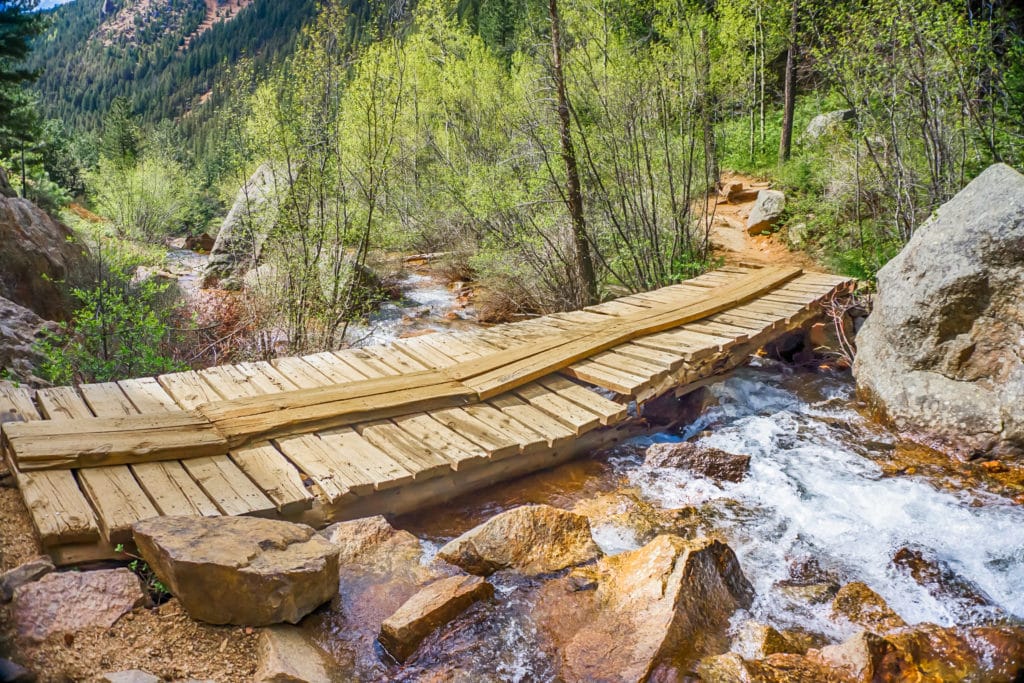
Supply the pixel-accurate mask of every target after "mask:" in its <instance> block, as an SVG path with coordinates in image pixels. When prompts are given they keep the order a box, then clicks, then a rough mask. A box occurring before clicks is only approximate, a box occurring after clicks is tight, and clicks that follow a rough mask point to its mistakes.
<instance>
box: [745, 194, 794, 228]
mask: <svg viewBox="0 0 1024 683" xmlns="http://www.w3.org/2000/svg"><path fill="white" fill-rule="evenodd" d="M785 209H786V195H785V194H784V193H782V192H780V191H779V190H761V191H760V192H758V193H757V199H756V200H755V201H754V206H753V207H751V209H750V215H749V216H748V217H747V233H749V234H751V235H759V234H761V233H762V232H764V231H765V230H767V229H768V228H770V227H772V226H773V225H774V224H775V222H776V221H778V220H779V218H780V217H781V216H782V212H783V211H785Z"/></svg>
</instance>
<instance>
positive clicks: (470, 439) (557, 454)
mask: <svg viewBox="0 0 1024 683" xmlns="http://www.w3.org/2000/svg"><path fill="white" fill-rule="evenodd" d="M752 272H755V271H753V270H752V269H745V268H722V269H719V270H717V271H714V272H710V273H707V274H705V275H702V276H700V277H698V278H695V279H693V280H689V281H687V282H685V283H683V284H679V285H675V286H672V287H666V288H664V289H660V290H657V291H654V292H649V293H646V294H637V295H633V296H627V297H623V298H620V299H617V300H614V301H610V302H607V303H603V304H600V305H597V306H591V307H588V308H586V309H584V310H582V311H574V312H571V313H558V314H552V315H547V316H544V317H541V318H537V319H534V320H530V321H526V322H519V323H512V324H506V325H498V326H495V327H491V328H488V329H485V330H481V331H476V332H462V333H443V334H442V333H438V334H431V335H426V336H420V337H414V338H410V339H400V340H396V341H394V342H392V343H390V344H388V345H382V346H371V347H366V348H362V349H347V350H342V351H334V352H324V353H318V354H313V355H309V356H303V357H292V358H280V359H277V360H274V361H270V362H252V363H240V364H237V365H229V366H221V367H215V368H210V369H208V370H201V371H198V372H181V373H174V374H168V375H163V376H160V377H157V378H155V379H153V378H147V379H133V380H124V381H121V382H117V383H106V384H92V385H82V386H79V387H56V388H50V389H41V390H39V391H36V392H32V391H29V390H28V389H25V388H17V387H14V386H12V385H10V384H4V383H0V422H5V423H8V425H7V426H6V427H5V429H4V432H5V436H9V434H8V432H14V431H15V430H14V429H10V423H11V422H15V421H37V420H50V421H67V420H73V421H76V422H75V425H74V427H73V428H72V429H71V430H70V431H69V433H72V434H73V433H74V432H75V430H76V429H78V428H80V429H81V432H82V434H83V436H82V440H83V444H82V450H83V451H85V450H89V449H92V448H94V445H93V444H90V443H84V442H86V441H88V440H89V439H95V438H97V437H96V434H95V433H93V432H90V429H91V428H92V427H91V425H93V424H95V423H96V422H97V418H125V417H130V416H137V417H138V416H147V415H153V416H167V417H172V416H173V415H174V414H180V415H182V416H186V415H189V414H191V412H193V411H195V410H197V409H199V408H200V407H202V406H210V405H217V404H219V403H224V402H231V401H234V400H238V399H245V398H249V397H259V396H265V395H268V394H278V393H281V395H286V394H284V393H282V392H295V391H296V390H313V389H317V388H323V387H335V386H338V385H346V384H352V385H356V384H358V383H360V382H363V383H365V382H366V381H367V380H371V379H374V378H387V377H402V376H408V377H410V378H415V377H420V376H422V375H423V373H424V371H428V370H436V369H443V368H457V367H462V366H464V365H465V364H469V363H471V362H472V361H474V360H480V359H486V358H490V357H493V356H494V354H497V353H500V352H502V351H507V350H509V349H522V348H524V347H529V346H530V345H537V344H541V343H542V342H543V341H544V340H546V339H550V338H551V337H552V336H553V335H560V334H564V333H566V332H567V331H568V332H573V331H579V330H586V329H593V328H594V327H595V326H598V327H600V326H602V325H607V324H609V323H610V322H614V321H616V320H625V319H634V318H635V317H636V314H637V313H638V312H643V311H644V310H647V309H651V310H656V309H659V307H661V308H664V306H665V305H666V304H668V305H670V306H673V307H674V306H680V307H681V306H685V305H688V304H690V303H692V302H694V301H700V300H703V299H707V297H708V294H709V292H714V291H716V290H717V289H719V288H722V287H724V286H727V285H729V284H730V283H734V282H736V281H738V280H740V279H742V278H744V277H748V276H749V275H750V274H751V273H752ZM850 285H851V281H850V280H848V279H846V278H841V277H837V276H832V275H826V274H819V273H803V274H800V275H799V276H798V277H795V278H793V279H790V280H788V281H786V282H785V283H783V284H781V285H780V286H778V287H775V288H774V289H772V290H771V291H769V292H767V293H764V294H762V295H760V296H757V297H755V298H751V299H749V300H746V301H743V302H741V303H740V304H739V305H736V306H733V307H732V308H730V309H728V310H726V311H723V312H719V313H715V314H714V315H710V316H707V317H703V318H701V319H700V320H697V321H693V322H688V323H686V324H683V325H680V326H678V327H674V328H672V329H668V330H665V331H661V332H657V333H654V334H649V335H646V336H642V337H638V338H635V339H632V340H630V341H628V342H626V343H622V344H619V345H617V346H614V347H613V348H610V349H608V350H603V351H599V352H597V353H594V354H587V355H586V357H585V358H583V359H581V360H578V361H577V362H573V363H571V364H568V365H566V366H565V367H562V368H561V369H560V370H559V371H558V372H555V373H552V374H548V375H546V376H542V377H539V378H535V379H532V380H530V381H528V382H526V383H521V384H519V385H518V386H515V387H514V388H512V389H511V390H508V391H502V392H501V393H498V394H496V395H494V396H490V397H488V398H487V399H486V400H481V401H473V402H467V403H465V404H464V405H456V406H447V407H440V408H429V407H427V408H424V409H416V407H415V406H414V407H412V408H410V409H408V410H405V411H402V414H398V415H392V416H389V417H387V418H386V419H367V420H362V421H356V422H354V423H352V424H346V425H344V426H340V427H333V428H324V429H319V430H316V431H309V432H308V433H296V434H285V435H282V436H276V437H274V438H271V439H269V440H257V441H253V442H251V443H244V444H242V445H239V446H237V447H232V448H230V449H228V450H227V452H224V453H222V454H214V455H204V456H202V457H179V458H173V459H158V460H156V461H143V460H142V459H140V460H139V461H138V462H134V461H132V462H128V463H126V464H115V465H106V466H95V467H85V466H82V467H78V468H73V469H60V468H58V469H38V470H37V469H30V468H29V467H28V465H27V461H24V462H21V461H19V456H20V455H21V453H22V452H23V451H27V450H30V449H28V448H27V446H26V447H25V448H23V450H19V451H18V452H17V453H16V452H15V451H16V450H17V449H16V448H15V447H14V446H13V445H12V444H13V443H14V442H15V440H14V439H8V438H5V440H4V444H5V448H4V451H5V455H6V456H7V459H8V461H9V463H10V465H11V467H12V471H13V472H14V474H15V477H16V479H17V483H18V486H19V488H20V490H21V492H22V495H23V497H24V499H25V502H26V504H27V506H28V509H29V511H30V514H31V516H32V520H33V523H34V525H35V528H36V530H37V532H38V534H39V538H40V541H41V543H42V545H43V547H44V548H45V549H46V550H47V551H48V552H49V553H50V554H51V555H52V556H53V557H54V558H55V560H56V561H58V562H59V563H63V564H68V563H74V562H81V561H85V560H90V559H99V558H103V557H110V556H113V554H114V553H113V548H114V547H115V546H116V545H117V544H119V543H124V544H130V542H131V538H130V527H131V524H132V523H134V522H135V521H138V520H140V519H145V518H147V517H152V516H157V515H246V514H248V515H261V516H269V517H276V518H283V519H291V520H296V521H306V522H308V523H311V524H314V525H319V524H325V523H328V522H330V521H335V520H338V519H343V518H351V517H354V516H358V515H362V514H373V513H396V514H397V513H402V512H408V511H410V510H412V509H415V508H416V507H417V506H422V505H428V504H432V503H437V502H441V501H443V500H445V499H446V498H449V497H451V496H454V495H457V494H459V493H462V492H465V491H467V490H471V489H473V488H475V487H479V486H483V485H487V484H489V483H493V482H495V481H499V480H501V479H504V478H508V477H512V476H517V475H520V474H524V473H527V472H530V471H532V470H536V469H540V468H543V467H549V466H551V465H553V464H556V463H558V462H561V461H563V460H565V459H568V458H570V457H573V456H574V455H575V454H577V453H579V452H583V451H586V450H589V449H592V448H595V447H597V446H600V445H606V444H608V443H612V442H614V441H616V440H619V439H621V438H625V437H626V436H628V435H629V434H631V433H633V431H634V430H635V429H636V428H637V424H636V423H637V421H636V420H634V419H632V417H635V415H636V412H637V409H636V408H633V407H632V406H631V403H633V402H635V405H636V406H638V407H639V409H641V410H642V406H643V404H644V403H645V402H646V401H648V400H650V399H652V398H654V397H656V396H659V395H662V394H665V393H667V392H669V391H672V390H675V389H678V388H680V387H685V386H686V385H687V384H690V383H692V382H696V381H698V380H701V379H703V378H706V377H709V376H711V375H713V374H715V373H717V372H721V371H722V370H724V369H728V368H729V367H732V366H735V365H736V364H738V363H740V362H742V360H743V359H744V358H746V357H747V356H748V355H749V354H750V353H751V352H752V351H755V350H756V349H757V348H759V347H760V346H762V345H763V344H765V343H766V342H768V341H771V340H772V339H774V338H776V337H778V336H780V335H781V334H784V333H785V332H788V331H790V330H793V329H796V328H797V327H799V326H801V325H802V324H803V323H805V322H806V321H807V320H808V319H810V318H812V317H815V316H816V315H817V314H819V313H820V309H819V308H818V306H817V304H819V303H820V302H821V301H822V300H824V299H826V298H828V297H830V296H832V295H833V294H834V293H835V292H836V291H838V290H840V289H843V288H847V287H849V286H850ZM49 424H53V423H49ZM53 426H54V427H57V426H58V425H53ZM68 426H69V427H70V426H71V425H68ZM37 441H44V443H41V444H40V443H34V444H28V445H30V446H32V447H33V448H37V449H39V448H42V449H45V448H46V447H47V446H46V443H45V441H46V440H43V439H40V440H37ZM53 448H55V449H56V448H57V446H53ZM19 464H21V466H20V467H19Z"/></svg>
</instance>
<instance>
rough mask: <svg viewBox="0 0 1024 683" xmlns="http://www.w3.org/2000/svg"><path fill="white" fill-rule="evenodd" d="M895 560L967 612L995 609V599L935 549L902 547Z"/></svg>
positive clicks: (943, 598) (937, 594) (938, 595)
mask: <svg viewBox="0 0 1024 683" xmlns="http://www.w3.org/2000/svg"><path fill="white" fill-rule="evenodd" d="M892 561H893V564H895V565H896V566H897V567H899V568H900V569H902V570H903V571H905V572H906V573H908V574H909V575H910V576H911V578H913V579H914V581H916V582H917V583H918V584H919V585H920V586H921V587H922V588H924V589H925V590H927V591H928V592H929V593H931V594H932V595H933V596H934V597H935V598H937V599H939V600H941V601H943V602H947V603H951V604H953V605H955V607H956V609H958V610H959V611H960V612H962V613H963V614H965V615H966V614H967V613H969V612H970V611H971V610H972V609H976V608H992V609H994V608H995V603H994V602H993V601H992V598H990V597H989V596H988V595H987V594H986V593H985V591H984V590H982V589H981V587H980V586H978V585H976V584H975V583H974V582H973V581H971V580H970V579H967V578H965V577H963V576H961V575H960V574H958V573H957V572H956V571H955V570H954V569H953V568H952V567H951V566H950V565H949V563H947V562H946V561H944V560H942V559H941V558H940V557H938V556H937V555H935V553H933V552H931V551H928V550H926V549H923V548H910V547H904V548H900V549H899V550H898V551H896V554H895V555H893V558H892Z"/></svg>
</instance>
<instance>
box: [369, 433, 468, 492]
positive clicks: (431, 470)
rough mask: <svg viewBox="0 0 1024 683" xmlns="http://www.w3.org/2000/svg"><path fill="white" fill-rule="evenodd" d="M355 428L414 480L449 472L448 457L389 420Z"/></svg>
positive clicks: (449, 462)
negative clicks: (396, 462)
mask: <svg viewBox="0 0 1024 683" xmlns="http://www.w3.org/2000/svg"><path fill="white" fill-rule="evenodd" d="M356 429H357V430H358V431H359V434H360V435H361V436H362V437H363V438H364V439H366V440H367V441H369V442H370V443H372V444H373V445H374V446H376V447H377V448H379V449H380V450H382V451H384V452H385V453H387V454H388V455H389V456H391V457H392V458H394V459H395V460H397V461H398V462H399V464H401V465H402V467H404V468H405V469H406V470H408V472H409V473H410V474H412V477H413V479H415V480H416V481H420V480H422V479H430V478H433V477H438V476H441V475H443V474H447V473H449V472H451V469H452V468H451V461H449V460H448V459H447V458H445V457H443V456H441V455H439V454H437V453H435V452H434V451H433V450H431V449H430V448H427V447H426V446H424V445H423V443H422V442H421V441H420V440H419V439H416V438H415V437H413V436H411V435H410V434H409V433H408V432H406V431H405V430H403V429H399V427H398V426H397V425H396V424H394V423H393V422H390V421H389V420H379V421H377V422H370V423H367V424H361V425H357V427H356Z"/></svg>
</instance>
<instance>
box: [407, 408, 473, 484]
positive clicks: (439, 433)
mask: <svg viewBox="0 0 1024 683" xmlns="http://www.w3.org/2000/svg"><path fill="white" fill-rule="evenodd" d="M393 422H394V423H395V424H396V425H398V427H399V428H401V429H403V430H405V431H406V432H408V433H409V434H410V435H411V436H412V437H413V438H415V439H419V440H420V442H421V443H422V444H423V445H424V446H425V447H427V448H429V449H430V450H432V451H434V452H435V453H437V454H439V455H441V456H442V457H444V458H447V459H448V460H449V461H450V462H451V464H452V465H451V466H452V469H453V470H456V471H460V470H463V469H465V468H466V467H472V466H474V465H479V464H481V463H483V462H486V461H487V459H488V456H489V454H488V452H487V451H486V450H484V449H483V448H481V447H480V446H478V445H477V444H475V443H473V442H472V441H470V440H469V439H466V438H465V437H463V436H460V435H459V434H457V433H456V432H454V431H452V430H451V429H448V428H447V427H445V426H444V425H443V424H441V423H440V422H438V421H437V420H435V419H433V418H431V417H430V416H429V415H427V414H425V413H419V414H416V415H403V416H401V417H396V418H395V419H394V420H393Z"/></svg>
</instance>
